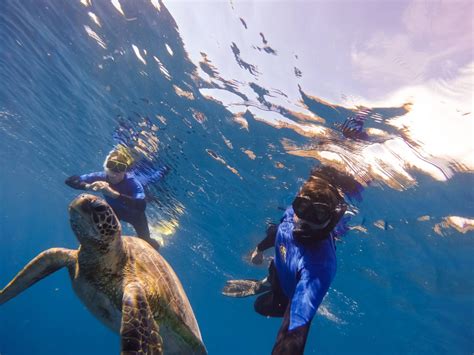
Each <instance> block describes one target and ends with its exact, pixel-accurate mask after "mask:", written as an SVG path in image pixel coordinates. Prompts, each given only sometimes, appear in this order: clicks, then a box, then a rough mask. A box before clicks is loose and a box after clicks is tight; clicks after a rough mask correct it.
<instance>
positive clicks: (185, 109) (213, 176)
mask: <svg viewBox="0 0 474 355" xmlns="http://www.w3.org/2000/svg"><path fill="white" fill-rule="evenodd" d="M86 3H87V2H86ZM160 4H161V3H160ZM122 7H123V9H124V12H125V13H126V14H127V19H124V16H122V15H121V14H120V13H119V12H118V11H117V10H116V9H115V8H114V7H113V6H112V4H111V3H110V2H108V1H107V2H106V1H93V2H92V7H89V8H86V7H85V6H84V5H83V4H81V2H80V1H67V2H59V1H46V0H38V1H13V0H3V1H1V3H0V8H1V10H0V38H1V40H0V42H1V43H0V173H1V175H0V234H1V235H0V287H4V285H6V284H7V283H8V282H9V281H10V280H11V279H12V278H13V277H14V275H15V274H16V273H17V272H18V271H19V270H20V269H21V268H22V267H23V266H24V265H25V264H26V263H27V262H28V261H29V260H31V259H32V258H33V257H35V256H36V255H37V254H38V253H40V252H41V251H43V250H45V249H48V248H51V247H66V248H77V246H78V243H77V241H76V239H75V237H74V234H73V233H72V231H71V229H70V226H69V222H68V213H67V206H68V204H69V202H70V201H71V200H72V199H73V198H74V197H75V196H76V195H77V191H74V190H72V189H70V188H68V187H67V186H66V185H65V184H64V180H65V178H66V177H68V176H70V175H73V174H80V173H86V172H92V171H97V170H100V169H101V167H102V163H103V160H104V157H105V155H106V154H107V153H108V152H109V151H110V150H111V149H112V148H113V147H114V146H115V145H116V144H118V143H120V142H121V143H123V144H127V145H137V144H139V139H141V142H142V143H143V146H144V147H145V148H144V149H145V151H146V152H147V154H148V157H149V158H150V159H151V160H152V161H153V162H154V164H156V165H157V166H160V165H166V166H168V167H170V171H169V173H168V174H167V175H166V177H165V178H164V179H163V180H161V181H160V182H158V183H156V184H155V185H154V186H152V187H151V191H150V195H151V196H152V197H153V201H150V202H149V205H148V215H149V218H150V221H151V223H152V224H154V225H156V226H160V221H161V222H163V221H177V222H176V223H175V224H174V226H175V228H174V229H173V233H171V235H170V236H168V235H165V234H166V233H164V234H163V239H164V240H165V245H164V247H163V248H162V250H161V252H162V254H163V256H164V257H165V258H166V259H167V260H168V261H169V263H170V264H171V265H172V267H173V268H174V269H175V271H176V273H177V274H178V276H179V277H180V279H181V281H182V284H183V286H184V289H185V290H186V292H187V295H188V297H189V299H190V302H191V304H192V307H193V309H194V312H195V315H196V318H197V320H198V323H199V326H200V329H201V332H202V336H203V340H204V343H205V344H206V347H207V349H208V351H209V353H210V354H268V353H270V351H271V348H272V345H273V342H274V340H275V337H276V334H277V331H278V328H279V325H280V320H279V319H266V318H264V317H261V316H259V315H258V314H256V313H254V311H253V299H252V298H246V299H232V298H226V297H224V296H222V295H221V293H220V291H221V289H222V287H223V285H224V284H225V281H226V280H227V279H229V278H244V277H251V278H260V277H263V276H264V275H265V273H266V266H261V267H256V266H252V265H250V264H249V263H248V261H247V257H248V253H249V251H250V250H252V249H253V248H254V247H255V245H256V243H257V242H258V241H260V239H261V238H262V237H263V233H264V231H265V226H266V223H267V222H269V221H278V219H279V218H280V216H281V214H282V209H284V208H285V206H287V205H288V204H289V203H291V201H292V198H293V197H294V195H295V193H296V192H297V190H298V188H299V186H300V185H301V183H302V182H303V181H304V179H306V177H307V176H308V173H309V171H310V169H311V168H312V167H313V166H314V165H318V164H319V162H318V160H315V159H310V158H308V157H303V156H296V155H292V154H288V152H287V150H285V149H284V147H283V145H282V141H283V140H285V139H286V140H291V142H293V143H294V144H296V145H299V146H305V145H311V144H314V141H312V139H311V138H308V137H307V136H304V135H300V134H298V132H297V131H295V130H293V129H291V128H288V127H283V128H280V129H275V127H273V126H271V125H269V124H267V123H266V122H264V121H262V120H257V119H255V117H254V116H253V115H252V114H250V113H248V114H247V115H245V118H246V120H247V122H248V126H249V130H248V131H247V130H245V129H240V127H239V125H238V124H236V123H235V121H234V120H233V113H232V112H230V111H229V110H228V109H227V108H226V106H225V105H224V104H223V103H222V102H220V101H218V100H215V99H212V98H210V97H206V96H204V95H202V94H201V92H200V91H199V89H200V88H203V87H205V86H206V84H205V83H204V81H203V80H201V79H200V78H199V77H198V75H197V74H196V66H197V65H198V63H193V62H192V61H191V60H190V59H189V57H188V55H187V53H186V51H185V49H184V45H183V41H182V38H181V37H180V33H179V30H178V28H179V24H177V23H176V22H175V20H174V18H173V16H172V14H170V13H169V12H168V10H167V9H166V7H165V5H163V4H161V8H160V11H157V10H156V8H155V7H153V6H152V4H151V3H149V2H145V1H126V2H122ZM88 11H93V12H94V14H95V15H96V16H97V17H98V18H100V21H101V26H100V27H98V26H95V27H94V23H93V22H91V18H90V16H89V15H88ZM84 26H88V28H89V29H94V32H95V33H96V34H97V35H98V36H99V37H100V39H101V41H103V44H104V46H105V48H104V47H102V46H101V45H100V44H99V41H96V40H94V38H92V37H91V36H90V35H88V33H87V30H86V29H85V27H84ZM203 35H204V34H203ZM164 43H167V44H168V45H169V46H170V47H171V49H172V52H173V55H172V56H170V55H169V50H168V49H167V48H166V46H165V45H164ZM231 43H232V40H229V46H230V45H231ZM132 45H136V46H137V47H139V48H146V50H147V52H146V54H147V57H146V58H147V62H148V65H147V66H144V65H143V63H142V62H140V61H139V60H137V56H136V54H135V53H134V51H133V47H132ZM226 50H228V49H226ZM141 53H142V55H145V54H144V52H143V51H142V52H141ZM152 54H153V55H154V56H156V58H159V61H160V62H161V63H162V65H163V66H164V67H166V70H167V72H168V76H167V75H164V73H163V71H160V67H159V66H158V65H156V63H154V62H153V58H152ZM236 58H238V56H236ZM153 63H154V64H155V65H151V64H153ZM240 64H242V63H240ZM245 64H246V63H243V64H242V65H243V66H244V67H245ZM247 69H248V68H247ZM231 84H232V83H230V84H229V86H228V87H227V88H228V90H229V91H232V92H234V93H237V94H239V90H238V88H236V86H232V85H231ZM175 86H176V87H179V88H180V89H181V90H183V91H185V92H187V93H192V95H193V96H192V99H190V98H189V95H188V96H186V95H184V94H182V92H181V91H179V90H177V89H176V87H175ZM255 90H256V92H258V91H259V90H261V91H260V93H263V94H262V95H261V96H260V98H261V101H260V104H261V105H263V106H265V105H266V102H265V99H264V96H265V89H264V88H255ZM306 94H308V96H305V95H306ZM311 94H315V93H305V92H304V88H302V98H303V99H304V100H306V103H307V106H308V107H310V108H311V107H312V110H313V112H316V111H317V112H318V114H319V115H320V116H321V117H323V118H326V126H327V127H331V128H333V127H335V126H334V125H333V123H334V121H335V120H340V122H341V123H342V122H344V117H346V116H347V115H348V114H347V113H345V112H343V111H341V110H339V111H338V115H339V116H334V115H332V116H331V115H330V114H328V116H327V117H325V116H324V114H325V112H326V113H327V112H330V109H331V108H330V106H329V104H328V105H327V106H326V104H324V103H321V102H318V101H314V100H313V101H311V100H312V99H311V98H310V97H309V95H311ZM241 95H243V94H241ZM312 103H313V104H314V105H313V106H311V104H312ZM316 103H318V105H316ZM267 106H268V105H267ZM268 107H269V106H268ZM396 109H397V108H391V107H386V108H385V111H383V110H381V111H380V112H381V113H382V114H384V112H385V114H386V116H387V117H393V116H395V115H397V114H400V113H397V112H398V111H397V112H395V111H396ZM328 110H329V111H328ZM282 112H283V114H284V115H286V117H290V118H294V116H292V115H291V113H289V112H284V111H282ZM344 115H346V116H344ZM471 118H472V116H471ZM150 137H152V138H150ZM153 137H155V138H157V141H158V143H157V147H158V148H157V149H153V144H152V143H150V142H152V141H153ZM342 138H343V137H341V141H343V140H342ZM230 142H231V144H229V143H230ZM333 142H336V143H335V144H336V145H337V140H335V141H334V140H333ZM343 142H344V141H343ZM344 144H347V142H346V143H344ZM344 147H345V148H346V149H347V147H348V146H347V145H346V146H344ZM244 150H250V151H252V152H253V153H254V154H255V156H256V157H257V158H256V159H255V160H253V159H249V157H248V156H247V155H246V154H243V151H244ZM233 169H235V170H233ZM468 170H469V169H464V170H463V169H458V170H455V172H454V173H453V174H452V176H450V177H449V179H447V180H446V181H439V180H435V179H433V178H432V177H430V176H428V175H426V174H423V173H422V172H420V171H416V170H415V171H411V174H412V175H413V176H414V178H415V179H416V184H411V185H409V186H408V185H407V186H405V185H403V184H402V185H403V186H402V188H399V189H395V188H391V187H390V186H389V184H377V183H372V184H369V185H368V186H367V188H366V189H365V191H364V192H363V199H362V201H361V202H359V203H357V204H356V205H357V209H358V214H357V218H356V222H357V223H355V224H358V225H361V226H363V227H364V228H365V229H366V232H365V233H364V232H361V231H360V230H355V229H354V230H351V231H349V232H348V233H347V234H346V235H345V236H344V238H343V239H342V240H341V242H340V243H338V249H337V254H338V272H337V276H336V278H335V280H334V282H333V284H332V287H331V289H330V291H329V293H328V295H327V296H326V298H325V300H324V302H323V305H322V308H321V309H320V313H319V314H318V315H317V316H316V317H315V319H314V321H313V323H312V327H311V332H310V336H309V338H308V343H307V345H306V353H308V354H311V353H319V354H407V353H411V354H448V353H449V354H472V353H473V352H474V343H473V340H472V339H473V336H474V321H473V320H474V301H473V295H474V281H473V280H474V278H473V276H474V275H473V270H474V258H473V255H474V241H473V236H474V235H473V232H472V231H469V232H467V233H460V232H458V231H456V230H454V229H452V228H451V229H449V228H447V229H444V230H443V233H441V234H442V235H440V234H439V233H436V232H435V230H434V228H435V226H436V225H437V224H439V223H442V221H443V218H444V217H446V216H449V215H454V216H462V217H466V218H472V217H473V215H474V206H473V201H474V189H473V186H474V185H473V182H474V180H473V175H472V173H471V172H470V171H468ZM421 216H430V219H429V220H428V221H425V222H420V221H419V217H421ZM380 220H381V221H384V223H385V224H384V225H385V228H379V227H377V226H376V225H375V224H374V223H375V222H376V221H380ZM171 224H173V223H171ZM378 225H380V224H378ZM128 231H129V232H130V229H128ZM157 233H158V232H157ZM270 254H271V253H268V255H267V258H266V261H268V258H269V256H270ZM119 351H120V347H119V337H118V335H117V334H114V333H112V332H111V331H110V330H108V329H107V328H106V327H105V326H104V325H102V324H101V323H100V322H99V321H98V320H97V319H95V318H94V317H93V316H92V315H91V314H89V313H88V311H87V310H86V309H85V307H84V306H83V305H82V304H81V303H80V301H79V299H78V298H77V297H76V296H75V295H74V293H73V291H72V288H71V285H70V281H69V276H68V274H67V272H66V271H65V270H61V271H59V272H57V273H55V274H53V275H51V276H49V277H47V278H46V279H44V280H42V281H41V282H39V283H37V284H36V285H34V286H32V287H31V288H29V289H28V290H26V291H25V292H24V293H22V294H21V295H19V296H18V297H16V298H14V299H13V300H11V301H9V302H8V303H6V304H4V305H2V306H1V307H0V354H1V355H15V354H117V353H119Z"/></svg>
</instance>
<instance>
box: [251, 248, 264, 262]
mask: <svg viewBox="0 0 474 355" xmlns="http://www.w3.org/2000/svg"><path fill="white" fill-rule="evenodd" d="M250 261H251V262H252V264H255V265H260V264H262V262H263V252H261V251H260V250H258V248H255V250H254V251H252V254H251V255H250Z"/></svg>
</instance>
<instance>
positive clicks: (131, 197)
mask: <svg viewBox="0 0 474 355" xmlns="http://www.w3.org/2000/svg"><path fill="white" fill-rule="evenodd" d="M129 184H130V194H123V193H121V192H120V191H118V192H119V193H120V198H121V199H122V201H123V202H124V203H125V204H126V205H127V206H128V207H130V208H133V209H135V210H140V211H144V210H145V208H146V201H145V190H143V186H142V184H140V182H139V181H138V180H137V179H130V182H129Z"/></svg>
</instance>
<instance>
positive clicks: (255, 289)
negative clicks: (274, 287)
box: [222, 278, 271, 297]
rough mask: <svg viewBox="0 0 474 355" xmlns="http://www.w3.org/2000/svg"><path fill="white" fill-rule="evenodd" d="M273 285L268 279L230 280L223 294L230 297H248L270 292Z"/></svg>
mask: <svg viewBox="0 0 474 355" xmlns="http://www.w3.org/2000/svg"><path fill="white" fill-rule="evenodd" d="M270 289H271V284H270V282H268V281H267V278H264V279H263V280H250V279H247V280H228V281H227V283H226V285H225V286H224V288H223V289H222V294H223V295H224V296H229V297H248V296H254V295H258V294H259V293H262V292H266V291H270Z"/></svg>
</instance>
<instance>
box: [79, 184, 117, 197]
mask: <svg viewBox="0 0 474 355" xmlns="http://www.w3.org/2000/svg"><path fill="white" fill-rule="evenodd" d="M86 187H87V188H88V189H89V190H92V191H100V192H102V193H103V194H104V195H107V196H110V197H112V198H117V197H119V196H120V194H119V193H118V192H117V191H115V190H114V189H112V188H111V187H110V185H109V183H108V182H106V181H95V182H93V183H92V184H90V185H89V186H86Z"/></svg>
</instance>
